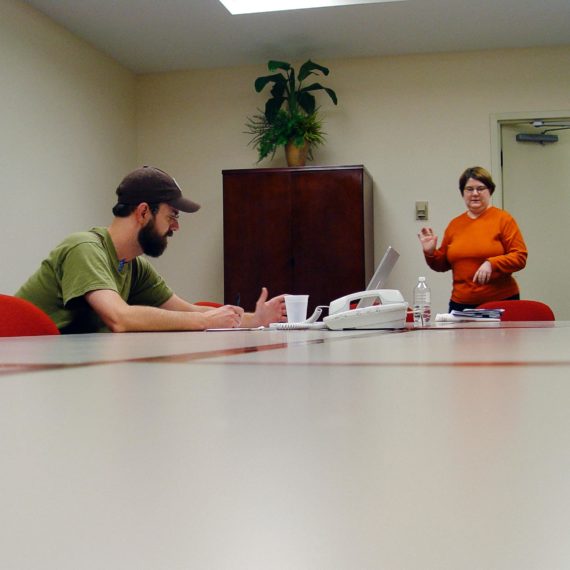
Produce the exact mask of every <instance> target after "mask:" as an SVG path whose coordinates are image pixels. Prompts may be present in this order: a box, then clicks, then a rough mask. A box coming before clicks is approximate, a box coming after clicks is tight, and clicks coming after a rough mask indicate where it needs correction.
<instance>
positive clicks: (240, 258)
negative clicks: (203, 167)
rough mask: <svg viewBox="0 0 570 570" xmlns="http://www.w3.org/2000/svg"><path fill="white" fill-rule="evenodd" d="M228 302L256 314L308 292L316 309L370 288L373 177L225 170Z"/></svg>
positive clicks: (314, 170) (357, 172) (342, 169)
mask: <svg viewBox="0 0 570 570" xmlns="http://www.w3.org/2000/svg"><path fill="white" fill-rule="evenodd" d="M222 174H223V184H224V208H223V209H224V297H225V303H228V304H235V303H236V299H238V298H239V299H240V301H241V304H242V306H243V307H244V308H245V309H246V310H253V309H254V307H255V301H256V300H257V297H258V296H259V293H260V291H261V287H262V286H265V287H267V288H268V289H269V295H270V297H272V296H274V295H277V294H279V293H308V294H309V295H310V297H309V312H312V310H313V309H314V307H315V306H317V305H328V304H329V303H330V301H331V300H333V299H335V298H337V297H341V296H342V295H346V294H348V293H352V292H354V291H360V290H362V289H365V288H366V285H367V283H368V280H369V279H370V277H371V274H372V270H373V263H374V260H373V230H372V227H373V226H372V180H371V178H370V176H369V174H368V173H367V171H366V169H365V168H364V167H363V166H338V167H300V168H257V169H248V170H224V171H223V172H222Z"/></svg>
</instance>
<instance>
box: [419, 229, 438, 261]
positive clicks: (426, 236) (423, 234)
mask: <svg viewBox="0 0 570 570" xmlns="http://www.w3.org/2000/svg"><path fill="white" fill-rule="evenodd" d="M418 238H420V243H421V244H422V249H423V250H424V253H425V254H426V255H430V256H431V255H433V252H434V251H435V248H436V247H437V236H436V235H435V234H434V233H433V230H432V229H431V228H422V229H421V230H420V233H419V234H418Z"/></svg>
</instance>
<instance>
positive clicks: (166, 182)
mask: <svg viewBox="0 0 570 570" xmlns="http://www.w3.org/2000/svg"><path fill="white" fill-rule="evenodd" d="M117 201H118V202H119V203H120V204H133V205H134V204H140V203H141V202H149V203H155V204H158V203H162V202H164V203H165V204H168V205H169V206H172V207H173V208H176V209H177V210H181V211H182V212H196V211H197V210H199V209H200V204H197V203H196V202H193V201H192V200H189V199H188V198H184V196H182V190H180V186H178V183H177V182H176V180H174V178H172V176H170V174H167V173H166V172H164V170H160V168H156V167H155V166H143V167H142V168H137V169H136V170H133V171H132V172H130V173H129V174H127V175H126V176H125V177H124V178H123V180H122V181H121V183H120V184H119V187H118V188H117Z"/></svg>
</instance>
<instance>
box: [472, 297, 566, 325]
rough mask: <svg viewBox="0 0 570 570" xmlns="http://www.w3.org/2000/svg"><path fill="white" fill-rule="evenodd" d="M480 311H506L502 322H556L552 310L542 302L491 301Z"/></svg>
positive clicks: (479, 307)
mask: <svg viewBox="0 0 570 570" xmlns="http://www.w3.org/2000/svg"><path fill="white" fill-rule="evenodd" d="M477 308H478V309H505V312H504V313H503V314H502V315H501V320H502V321H554V320H555V318H554V313H553V312H552V309H551V308H550V307H549V306H548V305H546V304H545V303H541V302H540V301H527V300H521V301H489V302H488V303H483V304H482V305H479V306H478V307H477Z"/></svg>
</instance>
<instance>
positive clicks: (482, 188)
mask: <svg viewBox="0 0 570 570" xmlns="http://www.w3.org/2000/svg"><path fill="white" fill-rule="evenodd" d="M485 190H489V189H488V188H487V186H465V189H464V192H467V194H473V192H475V191H477V192H478V193H479V194H481V193H482V192H484V191H485Z"/></svg>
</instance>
